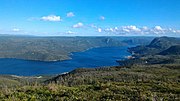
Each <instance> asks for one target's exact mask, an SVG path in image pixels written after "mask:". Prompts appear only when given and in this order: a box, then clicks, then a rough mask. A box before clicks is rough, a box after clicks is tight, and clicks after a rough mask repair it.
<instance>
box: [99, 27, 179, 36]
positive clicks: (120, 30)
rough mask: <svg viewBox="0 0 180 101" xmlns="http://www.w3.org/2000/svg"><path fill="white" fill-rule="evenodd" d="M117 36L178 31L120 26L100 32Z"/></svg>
mask: <svg viewBox="0 0 180 101" xmlns="http://www.w3.org/2000/svg"><path fill="white" fill-rule="evenodd" d="M103 31H104V32H106V33H112V34H118V35H157V34H158V35H168V34H173V33H174V34H178V33H179V34H180V30H175V29H172V28H162V27H161V26H155V27H152V28H148V27H147V26H143V27H137V26H134V25H130V26H121V27H114V28H104V29H101V32H103Z"/></svg>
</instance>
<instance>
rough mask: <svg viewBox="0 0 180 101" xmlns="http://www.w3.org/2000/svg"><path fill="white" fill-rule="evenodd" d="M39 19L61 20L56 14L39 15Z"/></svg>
mask: <svg viewBox="0 0 180 101" xmlns="http://www.w3.org/2000/svg"><path fill="white" fill-rule="evenodd" d="M41 20H43V21H52V22H58V21H61V17H60V16H56V15H48V16H43V17H41Z"/></svg>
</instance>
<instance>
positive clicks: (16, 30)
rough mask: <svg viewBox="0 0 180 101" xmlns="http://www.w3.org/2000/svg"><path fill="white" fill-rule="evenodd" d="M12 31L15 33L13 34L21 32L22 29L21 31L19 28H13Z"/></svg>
mask: <svg viewBox="0 0 180 101" xmlns="http://www.w3.org/2000/svg"><path fill="white" fill-rule="evenodd" d="M12 31H13V32H19V31H20V29H19V28H13V29H12Z"/></svg>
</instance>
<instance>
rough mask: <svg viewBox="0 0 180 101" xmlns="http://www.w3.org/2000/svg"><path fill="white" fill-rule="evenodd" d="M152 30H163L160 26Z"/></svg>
mask: <svg viewBox="0 0 180 101" xmlns="http://www.w3.org/2000/svg"><path fill="white" fill-rule="evenodd" d="M154 29H155V30H158V31H162V30H163V29H162V27H161V26H155V27H154Z"/></svg>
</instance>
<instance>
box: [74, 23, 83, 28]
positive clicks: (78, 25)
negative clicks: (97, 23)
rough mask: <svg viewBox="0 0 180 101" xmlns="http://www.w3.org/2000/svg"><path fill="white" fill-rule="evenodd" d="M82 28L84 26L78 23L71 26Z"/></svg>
mask: <svg viewBox="0 0 180 101" xmlns="http://www.w3.org/2000/svg"><path fill="white" fill-rule="evenodd" d="M83 26H84V25H83V23H81V22H79V23H77V24H75V25H73V28H81V27H83Z"/></svg>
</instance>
